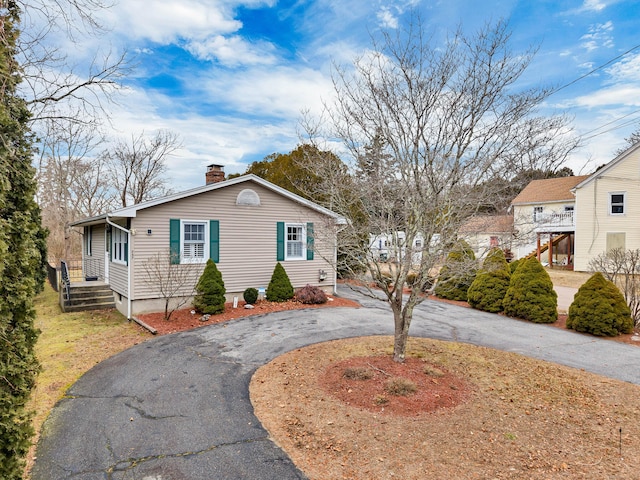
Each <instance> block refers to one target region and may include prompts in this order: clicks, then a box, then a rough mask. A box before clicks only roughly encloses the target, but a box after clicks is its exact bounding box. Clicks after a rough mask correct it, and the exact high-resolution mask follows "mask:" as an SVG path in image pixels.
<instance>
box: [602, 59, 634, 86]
mask: <svg viewBox="0 0 640 480" xmlns="http://www.w3.org/2000/svg"><path fill="white" fill-rule="evenodd" d="M607 73H608V74H609V75H610V76H611V79H612V81H613V82H620V81H625V82H640V53H636V54H631V55H627V56H626V57H624V58H623V59H622V60H620V61H619V62H618V63H616V64H614V65H613V66H611V67H609V68H608V69H607Z"/></svg>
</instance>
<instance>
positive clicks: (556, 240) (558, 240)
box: [525, 233, 569, 258]
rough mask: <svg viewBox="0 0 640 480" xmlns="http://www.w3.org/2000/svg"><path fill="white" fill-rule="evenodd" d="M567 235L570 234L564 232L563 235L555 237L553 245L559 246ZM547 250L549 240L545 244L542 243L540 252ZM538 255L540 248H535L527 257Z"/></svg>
mask: <svg viewBox="0 0 640 480" xmlns="http://www.w3.org/2000/svg"><path fill="white" fill-rule="evenodd" d="M567 237H569V235H568V234H566V233H563V234H562V235H558V236H557V237H555V238H554V239H553V246H554V247H555V246H557V245H558V244H559V243H560V242H561V241H562V240H564V239H565V238H567ZM547 250H549V242H547V243H545V244H544V245H540V254H542V253H543V252H546V251H547ZM537 255H538V250H534V251H533V252H531V253H530V254H528V255H527V256H526V257H525V258H531V257H536V256H537Z"/></svg>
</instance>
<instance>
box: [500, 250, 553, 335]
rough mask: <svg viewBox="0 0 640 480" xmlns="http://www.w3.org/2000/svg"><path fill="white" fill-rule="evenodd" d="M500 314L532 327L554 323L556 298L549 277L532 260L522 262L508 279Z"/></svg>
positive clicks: (535, 260) (536, 261)
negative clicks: (532, 323) (530, 323)
mask: <svg viewBox="0 0 640 480" xmlns="http://www.w3.org/2000/svg"><path fill="white" fill-rule="evenodd" d="M502 306H503V308H504V313H506V314H507V315H509V316H510V317H516V318H522V319H524V320H529V321H531V322H535V323H553V322H555V321H556V320H557V319H558V295H557V294H556V292H555V290H554V289H553V283H552V282H551V278H549V274H548V273H547V271H546V270H545V269H544V268H543V267H542V265H541V264H540V262H539V261H538V260H537V259H536V258H534V257H531V258H527V259H523V260H522V261H521V263H520V265H519V266H518V268H517V269H516V271H515V272H514V273H513V275H511V281H510V283H509V288H508V289H507V293H506V294H505V297H504V301H503V304H502Z"/></svg>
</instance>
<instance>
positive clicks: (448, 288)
mask: <svg viewBox="0 0 640 480" xmlns="http://www.w3.org/2000/svg"><path fill="white" fill-rule="evenodd" d="M475 258H476V257H475V255H474V253H473V250H472V249H471V247H469V244H468V243H467V242H465V241H464V240H462V241H460V242H459V243H458V244H457V245H456V246H455V247H454V248H453V249H452V250H451V252H449V255H447V261H446V262H445V264H444V265H443V267H442V268H441V269H440V275H439V279H438V283H436V288H435V294H436V296H438V297H441V298H446V299H448V300H461V301H466V300H467V290H469V287H470V286H471V284H472V283H473V280H474V279H475V276H476V268H475Z"/></svg>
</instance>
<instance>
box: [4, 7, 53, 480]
mask: <svg viewBox="0 0 640 480" xmlns="http://www.w3.org/2000/svg"><path fill="white" fill-rule="evenodd" d="M0 6H1V7H2V9H1V10H0V12H2V14H1V15H2V16H0V24H1V27H0V35H1V38H0V77H1V79H0V137H1V139H0V140H1V141H0V478H2V479H5V480H12V479H16V480H17V479H21V478H22V472H23V469H24V464H25V456H26V454H27V451H28V449H29V446H30V444H31V436H32V435H33V427H32V424H31V417H32V413H31V412H29V411H27V408H26V404H27V401H28V400H29V395H30V393H31V390H32V389H33V387H34V386H35V381H36V376H37V373H38V370H39V364H38V360H37V358H36V356H35V352H34V347H35V344H36V340H37V338H38V331H37V330H36V328H35V326H34V320H35V310H34V307H33V298H34V296H35V294H36V292H37V291H38V290H39V289H41V288H42V281H43V272H42V266H43V256H44V248H43V243H42V240H43V239H44V238H46V232H45V231H44V230H43V228H42V226H41V222H40V212H39V209H38V206H37V205H36V203H35V201H34V194H35V186H36V184H35V180H34V176H35V171H34V169H33V168H32V166H31V156H32V150H31V144H32V141H33V137H32V135H31V132H30V131H29V127H28V121H29V116H30V114H29V111H28V110H27V107H26V104H25V102H24V100H23V99H21V98H20V97H19V96H18V95H17V85H18V83H19V82H20V68H19V65H18V64H17V62H16V60H15V55H16V41H17V38H18V31H17V29H16V25H17V24H18V23H19V9H18V7H17V5H16V3H15V2H13V1H6V0H4V1H3V0H0Z"/></svg>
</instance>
